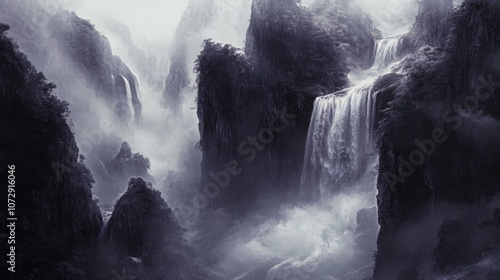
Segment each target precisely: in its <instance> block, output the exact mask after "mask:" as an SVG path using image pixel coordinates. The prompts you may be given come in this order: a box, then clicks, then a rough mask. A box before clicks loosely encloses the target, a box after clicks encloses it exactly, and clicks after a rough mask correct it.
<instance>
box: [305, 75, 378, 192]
mask: <svg viewBox="0 0 500 280" xmlns="http://www.w3.org/2000/svg"><path fill="white" fill-rule="evenodd" d="M372 88H373V84H372V82H371V81H369V82H366V83H364V84H361V85H358V86H356V87H353V88H350V89H348V90H346V91H344V92H340V93H334V94H331V95H328V96H324V97H320V98H318V99H316V101H315V103H314V111H313V116H312V119H311V126H310V128H309V134H308V136H307V144H306V154H305V162H304V168H303V171H302V182H301V185H302V186H305V185H309V186H306V187H310V185H311V184H312V185H314V186H315V188H316V189H315V190H313V191H312V193H311V194H312V195H314V196H318V195H321V194H324V193H327V192H328V191H329V190H332V188H340V187H342V186H343V185H345V184H348V183H351V182H353V181H355V180H357V179H358V178H360V176H361V175H362V174H363V172H364V171H365V170H366V166H367V163H368V162H367V155H368V154H370V153H372V152H373V135H372V133H373V127H374V122H373V120H374V107H375V99H376V96H375V95H374V94H372V93H371V92H372ZM302 191H303V192H307V191H308V190H304V189H303V190H302Z"/></svg>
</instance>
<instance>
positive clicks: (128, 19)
mask: <svg viewBox="0 0 500 280" xmlns="http://www.w3.org/2000/svg"><path fill="white" fill-rule="evenodd" d="M191 1H192V2H196V1H200V2H202V3H204V2H206V1H202V0H191ZM311 2H312V1H303V2H302V4H303V5H304V6H308V5H310V4H311ZM250 4H251V1H250V0H219V1H216V5H215V14H214V15H212V16H211V18H210V20H209V21H208V25H207V26H205V27H204V28H201V29H199V30H194V31H193V32H192V33H190V34H185V37H184V38H183V39H185V40H186V42H187V48H188V50H187V51H186V53H187V61H188V69H190V70H191V69H192V67H193V63H194V61H195V59H196V56H197V54H198V53H199V52H200V50H201V46H202V42H203V40H204V39H208V38H212V39H213V40H214V41H215V42H222V43H231V44H233V45H235V46H237V47H243V46H244V38H245V34H246V28H247V26H248V22H249V19H250ZM354 4H355V5H357V6H358V7H360V8H361V9H362V10H364V11H365V12H367V13H369V14H370V15H371V16H372V18H373V19H374V20H375V22H376V23H377V26H378V27H379V29H381V31H382V32H383V34H384V36H389V35H394V34H400V33H404V32H406V31H407V30H408V28H409V26H410V24H411V23H412V22H413V21H414V18H415V14H416V11H417V6H416V2H415V0H404V1H389V2H386V1H368V0H356V1H354ZM62 5H63V8H65V9H68V10H72V11H75V12H76V13H77V14H78V15H79V16H80V17H83V18H86V19H90V20H91V21H92V22H93V23H94V24H95V27H96V29H97V30H98V31H100V32H102V33H103V34H104V35H106V36H107V37H108V39H109V40H110V43H111V47H112V49H113V53H114V54H118V55H119V56H120V57H121V58H122V59H123V60H124V62H125V63H126V64H127V65H128V66H129V67H130V69H131V70H132V71H133V72H134V73H137V76H138V79H139V84H140V96H141V101H142V105H143V110H142V112H143V120H142V121H141V122H140V123H137V124H133V123H132V124H130V125H129V126H127V127H122V126H116V125H109V124H113V123H115V121H116V120H115V119H114V117H113V116H112V113H111V112H110V110H109V109H108V108H106V107H105V106H103V105H101V104H99V103H94V104H93V105H91V107H92V110H91V112H90V114H92V115H95V116H96V118H97V119H99V121H95V118H93V119H89V120H85V119H84V118H76V119H75V127H76V132H77V140H78V144H79V146H80V148H82V147H84V146H85V143H86V140H87V138H88V137H87V136H86V135H85V132H84V129H83V128H86V129H89V128H90V130H99V131H101V130H102V128H103V126H104V127H105V128H106V129H105V131H104V132H105V134H107V136H109V137H111V138H114V139H116V138H117V139H119V140H117V141H116V145H115V146H114V147H113V148H112V150H113V151H112V152H114V153H115V154H116V153H117V152H118V150H119V144H120V143H121V141H128V142H129V143H130V144H131V146H132V149H133V151H134V152H139V153H141V154H143V155H144V156H146V157H148V158H149V159H150V162H151V171H150V173H151V175H153V177H154V178H155V182H154V186H155V187H156V188H157V189H159V190H160V191H162V195H163V197H164V198H166V199H167V201H168V203H169V205H170V206H171V207H172V208H174V209H176V212H177V213H178V218H179V219H180V221H181V222H182V225H183V226H185V227H186V228H188V229H189V230H190V231H189V232H188V233H187V234H186V237H187V238H188V239H189V241H191V242H192V244H195V245H196V246H197V247H199V248H203V249H205V250H202V251H203V253H204V257H206V259H210V260H211V262H212V263H214V264H213V266H214V267H216V269H217V272H218V274H219V276H221V277H222V278H223V279H322V278H321V277H324V275H331V277H334V276H335V277H338V278H328V279H347V278H346V277H349V279H362V278H363V277H367V276H370V275H371V273H372V269H373V263H372V255H373V251H374V250H375V238H376V233H377V230H378V224H377V223H376V197H375V196H376V186H375V182H376V176H374V175H373V174H375V173H376V172H375V170H376V168H377V167H376V160H375V159H373V162H371V164H370V166H369V167H368V168H367V170H365V171H366V172H365V174H364V175H363V179H362V180H360V181H357V182H355V183H353V184H352V185H351V187H352V188H351V191H346V192H341V193H337V194H331V195H326V196H325V197H324V198H323V199H322V200H321V201H320V202H318V203H316V204H308V205H280V207H276V208H278V209H280V211H279V212H278V213H256V214H254V215H250V216H249V217H248V219H246V220H244V221H237V222H233V221H231V220H230V218H228V215H226V214H227V213H224V211H222V210H220V211H215V212H212V213H203V214H200V215H198V216H197V219H196V220H190V219H186V217H183V215H182V213H179V211H178V209H179V208H182V207H185V205H186V204H189V203H190V202H191V199H192V192H191V190H192V188H194V187H196V184H197V183H198V180H199V176H200V162H201V153H200V151H199V150H197V149H196V144H197V142H198V140H199V134H198V119H197V115H196V109H195V108H196V102H195V96H196V86H195V84H194V81H195V76H194V74H193V73H190V75H191V83H190V85H189V86H188V87H187V88H185V89H184V90H183V92H182V93H181V96H182V100H181V104H180V108H178V109H179V110H178V111H177V113H176V114H173V113H172V111H169V110H167V109H166V108H165V107H164V106H162V100H163V87H162V85H163V84H164V81H165V78H166V76H167V74H168V71H169V61H170V57H171V55H172V53H173V48H174V47H175V40H177V39H178V38H180V37H183V36H180V37H176V35H175V31H176V29H177V28H178V25H179V24H188V23H189V20H191V21H197V20H200V19H199V18H190V19H189V18H188V21H186V22H181V18H182V14H183V11H184V10H185V8H186V7H187V6H188V1H187V0H141V1H138V0H134V1H131V0H128V1H117V0H110V1H99V0H86V1H78V2H73V1H68V0H65V1H62ZM117 21H118V22H120V23H122V24H124V25H125V26H126V27H128V29H129V30H130V35H131V39H132V42H130V41H127V40H126V39H124V37H126V35H127V34H124V33H126V32H120V31H117V30H115V28H116V26H117V25H116V22H117ZM131 44H133V45H134V46H136V47H137V48H135V49H134V48H131ZM137 49H139V51H137ZM140 51H144V53H145V54H146V55H145V57H144V60H141V59H134V52H139V53H140ZM61 63H63V62H61ZM189 72H192V71H189ZM84 88H85V86H84V85H82V86H81V87H79V88H78V89H74V90H73V92H72V93H71V94H72V96H79V95H80V93H81V91H83V89H84ZM70 101H71V100H70ZM78 106H79V105H78V104H73V105H72V108H74V109H75V110H74V111H76V112H78V110H79V109H78ZM87 113H88V112H87ZM103 124H104V125H103ZM106 124H108V125H106ZM89 137H91V136H89ZM86 151H87V152H89V151H90V149H89V148H87V149H83V152H84V153H85V152H86ZM91 168H92V167H91ZM92 171H94V170H92ZM96 181H97V184H96V188H97V189H99V188H105V187H106V186H105V185H103V184H102V182H100V181H99V178H96ZM214 255H216V256H218V257H217V258H216V259H213V256H214ZM293 275H295V276H293ZM280 277H281V278H280ZM284 277H286V278H284ZM289 277H295V278H289Z"/></svg>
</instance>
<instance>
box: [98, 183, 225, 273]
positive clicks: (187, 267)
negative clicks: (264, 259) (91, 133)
mask: <svg viewBox="0 0 500 280" xmlns="http://www.w3.org/2000/svg"><path fill="white" fill-rule="evenodd" d="M183 233H184V230H183V229H181V227H180V226H179V224H178V223H177V221H176V219H175V216H174V213H173V211H172V210H171V209H170V208H169V206H168V205H167V203H166V202H165V200H163V198H161V194H160V192H159V191H158V190H155V189H154V188H153V187H152V185H151V183H147V182H146V181H144V180H143V179H142V178H131V179H130V181H129V185H128V189H127V191H126V192H125V193H124V194H123V195H122V196H121V197H120V199H119V200H118V201H117V203H116V205H115V209H114V211H113V215H112V216H111V218H110V219H109V222H108V224H107V225H106V227H105V228H104V230H103V233H102V235H101V240H100V245H99V253H100V257H101V261H100V264H101V267H100V276H99V277H100V279H111V278H112V276H113V271H122V269H125V270H126V274H127V275H129V276H130V277H132V276H134V277H138V278H141V279H186V280H188V279H190V280H191V279H192V280H198V279H207V280H208V279H217V278H216V277H215V276H213V275H209V274H208V273H207V272H206V271H204V270H203V269H202V268H201V267H200V266H198V265H197V264H196V263H195V261H194V259H195V256H194V252H195V251H194V249H192V248H190V247H189V246H188V245H187V241H185V240H184V238H183Z"/></svg>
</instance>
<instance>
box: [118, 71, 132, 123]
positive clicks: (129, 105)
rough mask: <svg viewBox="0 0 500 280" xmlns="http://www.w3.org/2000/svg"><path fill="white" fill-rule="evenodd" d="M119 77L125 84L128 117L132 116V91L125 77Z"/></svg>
mask: <svg viewBox="0 0 500 280" xmlns="http://www.w3.org/2000/svg"><path fill="white" fill-rule="evenodd" d="M120 76H122V78H123V81H124V82H125V89H126V91H127V105H128V107H129V110H130V116H133V115H134V106H133V103H132V89H131V87H130V83H129V81H128V79H127V78H125V76H123V75H120Z"/></svg>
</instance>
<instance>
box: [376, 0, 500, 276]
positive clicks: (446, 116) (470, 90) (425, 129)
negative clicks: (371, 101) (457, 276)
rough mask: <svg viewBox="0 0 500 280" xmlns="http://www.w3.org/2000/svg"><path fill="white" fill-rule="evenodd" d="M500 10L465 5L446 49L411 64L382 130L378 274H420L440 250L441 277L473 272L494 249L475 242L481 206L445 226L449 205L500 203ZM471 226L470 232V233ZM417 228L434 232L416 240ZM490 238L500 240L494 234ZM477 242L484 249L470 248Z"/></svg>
mask: <svg viewBox="0 0 500 280" xmlns="http://www.w3.org/2000/svg"><path fill="white" fill-rule="evenodd" d="M499 13H500V5H499V3H498V2H495V1H486V0H470V1H466V2H464V4H463V5H462V7H461V8H460V9H459V10H458V11H456V12H455V13H454V14H453V15H452V17H451V19H450V20H449V27H448V29H447V31H446V32H444V31H443V33H448V34H449V36H448V40H447V43H446V45H441V46H440V47H441V48H440V49H439V48H438V49H436V48H430V47H426V48H423V49H421V50H420V51H419V53H417V54H415V55H414V56H412V57H410V58H408V59H407V60H405V61H404V62H403V64H404V66H403V69H405V70H404V72H405V73H406V75H407V76H406V77H404V78H403V80H402V82H401V83H399V85H398V87H397V89H396V90H395V92H396V94H395V96H394V98H393V100H392V101H391V102H390V103H389V108H388V109H387V110H386V113H385V116H384V118H383V119H382V120H381V122H380V127H379V137H380V139H379V143H380V167H379V168H380V175H379V179H378V190H379V194H378V206H379V224H380V226H381V229H380V233H379V237H378V252H377V258H376V270H375V279H391V278H394V277H396V276H397V275H398V273H399V271H401V270H405V269H408V268H410V269H419V270H420V269H421V268H422V267H424V263H425V262H426V260H428V258H429V255H431V254H432V252H433V249H434V248H436V249H435V250H434V252H435V253H436V254H437V255H436V258H437V259H436V266H435V267H434V268H435V269H436V271H437V272H438V273H447V272H449V271H448V270H447V268H449V267H453V268H454V269H456V270H460V269H464V267H468V266H471V265H473V264H474V263H475V262H476V261H477V260H478V259H479V258H484V257H487V256H490V255H491V254H493V252H492V251H491V249H488V248H487V247H482V246H481V245H479V244H482V243H478V242H476V239H474V238H473V236H475V235H476V234H478V231H476V229H477V228H478V226H476V225H474V224H473V223H471V222H470V221H474V220H479V219H482V218H483V217H484V213H482V212H481V211H470V212H471V213H473V214H471V215H472V217H470V216H460V217H459V218H458V220H449V221H448V222H445V223H444V224H442V225H441V223H442V222H443V221H444V220H445V219H447V218H452V216H454V215H455V212H456V211H452V210H449V209H448V208H449V207H451V206H443V205H453V207H455V208H458V209H463V208H464V207H467V206H468V205H478V204H479V206H477V207H481V205H482V204H484V203H493V207H494V203H495V202H494V201H493V202H490V201H491V199H492V197H493V196H495V195H496V194H498V192H499V190H500V185H499V183H498V182H500V177H499V174H498V172H497V169H498V167H499V166H500V161H499V158H500V150H499V149H498V145H497V144H494V143H498V142H499V141H500V135H499V134H498V132H497V131H498V127H499V124H500V120H499V113H498V112H499V109H500V107H499V105H498V104H499V102H498V100H499V97H500V86H499V84H498V81H496V80H495V78H494V77H499V76H500V70H499V69H500V68H499V67H498V57H499V56H498V51H499V49H500V36H499V31H498V28H495V27H494V26H499V25H500V21H499V20H500V19H499V18H498V16H497V15H498V14H499ZM443 50H446V51H445V52H443ZM442 207H445V208H444V209H443V208H442ZM446 207H448V208H446ZM496 207H498V205H497V206H496ZM452 209H454V208H452ZM494 209H495V208H494ZM461 211H468V210H461ZM489 215H491V212H490V214H489ZM455 216H456V215H455ZM464 224H467V226H466V227H467V228H469V230H470V231H468V232H464V230H465V227H464V226H463V225H464ZM459 230H460V231H461V232H462V233H460V232H458V231H459ZM409 232H425V234H423V235H419V236H416V235H415V236H414V238H412V240H411V242H408V236H411V234H410V233H409ZM487 232H489V233H491V232H492V230H488V231H487ZM486 236H487V237H484V238H485V239H486V240H488V242H491V243H490V244H498V243H496V242H497V241H495V239H494V238H493V237H492V236H494V234H487V235H486ZM438 237H439V238H438ZM471 240H472V241H471ZM469 241H470V242H471V243H470V244H471V246H478V248H480V249H478V250H479V251H480V252H481V253H478V254H476V253H471V252H475V249H472V248H469V247H468V246H464V245H463V244H467V242H469ZM410 243H411V244H412V246H410V245H409V244H410ZM459 244H460V245H459ZM495 246H496V245H495ZM412 248H413V249H412ZM497 248H498V246H497ZM459 250H464V252H463V254H457V253H456V252H458V251H459ZM470 250H472V251H470ZM452 252H453V253H452ZM469 253H470V254H469ZM452 255H453V256H452ZM468 257H470V259H467V258H468ZM468 269H479V268H468ZM420 272H421V273H424V271H420ZM425 273H426V274H429V273H431V272H430V271H426V272H425ZM482 273H483V274H482V275H485V274H484V272H482Z"/></svg>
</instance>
